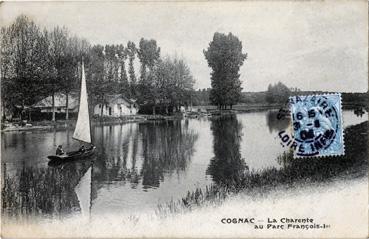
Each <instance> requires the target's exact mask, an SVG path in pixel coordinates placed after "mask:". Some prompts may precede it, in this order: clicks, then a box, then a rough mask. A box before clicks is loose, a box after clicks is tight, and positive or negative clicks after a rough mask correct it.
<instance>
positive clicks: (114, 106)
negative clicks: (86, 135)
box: [94, 94, 139, 117]
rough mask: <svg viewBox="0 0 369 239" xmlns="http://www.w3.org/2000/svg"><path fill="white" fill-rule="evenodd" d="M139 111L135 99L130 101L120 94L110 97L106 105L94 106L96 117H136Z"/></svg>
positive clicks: (107, 98)
mask: <svg viewBox="0 0 369 239" xmlns="http://www.w3.org/2000/svg"><path fill="white" fill-rule="evenodd" d="M138 110H139V107H138V104H137V103H136V101H135V100H133V99H128V98H126V97H124V96H122V95H120V94H117V95H108V96H107V97H106V102H105V104H96V105H95V106H94V115H98V116H101V115H102V116H108V117H121V116H126V115H136V114H137V112H138Z"/></svg>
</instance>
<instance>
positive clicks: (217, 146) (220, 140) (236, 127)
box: [207, 115, 248, 186]
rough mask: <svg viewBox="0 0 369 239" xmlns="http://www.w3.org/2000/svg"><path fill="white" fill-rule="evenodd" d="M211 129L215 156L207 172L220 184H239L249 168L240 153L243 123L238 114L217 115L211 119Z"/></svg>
mask: <svg viewBox="0 0 369 239" xmlns="http://www.w3.org/2000/svg"><path fill="white" fill-rule="evenodd" d="M211 130H212V132H213V136H214V139H213V150H214V155H215V156H214V157H213V158H212V159H211V160H210V163H209V167H208V169H207V173H208V174H210V175H211V176H212V179H213V181H214V182H215V183H216V184H218V185H225V186H237V185H238V184H239V183H240V182H241V181H240V180H241V179H242V178H243V175H244V173H245V171H246V170H247V169H248V167H247V165H246V163H245V160H244V159H243V158H242V157H241V153H240V143H241V140H242V139H241V130H242V125H241V123H239V122H238V120H237V117H236V115H229V116H224V117H216V118H214V119H212V120H211Z"/></svg>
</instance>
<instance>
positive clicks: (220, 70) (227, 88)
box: [204, 32, 247, 108]
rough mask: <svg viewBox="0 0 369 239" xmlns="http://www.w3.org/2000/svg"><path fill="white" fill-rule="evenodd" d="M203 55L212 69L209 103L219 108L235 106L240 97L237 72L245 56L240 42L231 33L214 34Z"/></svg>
mask: <svg viewBox="0 0 369 239" xmlns="http://www.w3.org/2000/svg"><path fill="white" fill-rule="evenodd" d="M204 55H205V58H206V60H207V61H208V65H209V67H210V68H212V72H211V87H212V90H211V92H210V101H211V103H212V104H214V105H218V107H219V108H224V107H226V106H227V105H229V106H231V107H232V105H234V104H236V103H237V102H238V101H239V100H240V97H241V90H242V88H241V81H240V79H239V78H240V75H239V70H240V67H241V66H242V65H243V62H244V60H245V59H246V57H247V54H244V53H242V42H241V41H240V40H239V39H238V38H237V37H236V36H234V35H233V34H232V33H229V34H228V35H225V34H222V33H218V32H216V33H215V34H214V37H213V40H212V41H211V42H210V44H209V47H208V49H207V50H204Z"/></svg>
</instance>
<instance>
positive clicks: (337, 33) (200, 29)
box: [0, 0, 368, 92]
mask: <svg viewBox="0 0 369 239" xmlns="http://www.w3.org/2000/svg"><path fill="white" fill-rule="evenodd" d="M22 13H23V14H26V15H28V16H30V17H31V18H32V19H33V20H34V21H35V22H36V23H37V24H39V25H41V26H45V27H47V28H52V27H53V26H56V25H60V26H63V25H64V26H66V27H67V28H68V29H69V30H70V32H71V33H72V34H76V35H78V36H80V37H84V38H86V39H87V40H88V41H90V42H91V43H92V44H119V43H122V44H126V43H127V42H128V41H129V40H130V41H134V42H135V43H136V45H138V42H139V40H140V38H141V37H144V38H147V39H151V38H153V39H155V40H156V41H157V43H158V45H159V46H160V47H161V54H162V56H165V55H171V56H173V55H174V54H177V55H178V56H182V57H183V58H185V60H186V61H187V63H188V65H189V67H190V69H191V71H192V73H193V75H194V77H195V79H196V84H195V88H205V87H210V68H209V67H208V65H207V62H206V60H205V57H204V55H203V50H204V49H206V48H207V47H208V44H209V42H210V41H211V40H212V37H213V34H214V32H222V33H228V32H232V33H233V34H234V35H236V36H237V37H238V38H239V39H240V40H241V41H242V44H243V49H244V52H247V54H248V59H247V60H246V61H245V63H244V65H243V66H242V68H241V70H240V73H241V81H242V87H243V91H264V90H266V89H267V86H268V84H269V83H276V82H278V81H281V82H283V83H284V84H286V85H287V86H289V87H298V88H300V89H302V90H326V91H345V92H352V91H359V92H363V91H367V89H368V80H367V77H368V68H367V59H368V50H367V49H368V26H367V25H368V18H367V16H368V10H367V1H365V0H361V1H359V0H352V1H274V2H273V1H246V2H239V1H237V2H219V1H218V2H139V3H137V2H108V3H107V2H5V3H4V2H3V3H2V4H1V6H0V24H1V25H2V26H4V25H8V24H10V23H11V22H12V21H13V20H14V19H15V18H16V17H17V16H18V15H19V14H22ZM137 71H138V69H137Z"/></svg>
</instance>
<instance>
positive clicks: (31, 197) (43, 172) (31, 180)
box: [2, 161, 91, 217]
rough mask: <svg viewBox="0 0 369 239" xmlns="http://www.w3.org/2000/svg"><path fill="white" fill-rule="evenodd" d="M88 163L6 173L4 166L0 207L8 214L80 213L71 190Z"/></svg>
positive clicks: (15, 215) (87, 166) (77, 201)
mask: <svg viewBox="0 0 369 239" xmlns="http://www.w3.org/2000/svg"><path fill="white" fill-rule="evenodd" d="M90 165H91V164H90V162H89V161H85V162H79V163H73V164H65V165H64V166H63V167H57V168H52V167H45V168H37V167H26V166H25V165H24V164H23V167H21V168H19V169H18V170H17V171H16V172H12V171H10V172H8V168H7V164H5V163H4V164H3V175H4V181H3V185H2V199H3V200H2V208H3V209H4V210H3V213H6V214H7V215H10V216H13V217H18V216H22V217H24V216H35V215H36V216H37V215H49V216H51V215H64V214H70V213H72V212H75V211H79V210H80V204H79V200H78V198H77V195H76V193H75V191H74V188H75V187H76V185H77V184H78V182H79V180H80V178H81V177H82V176H83V175H84V173H85V172H86V171H87V170H88V168H89V167H90Z"/></svg>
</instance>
